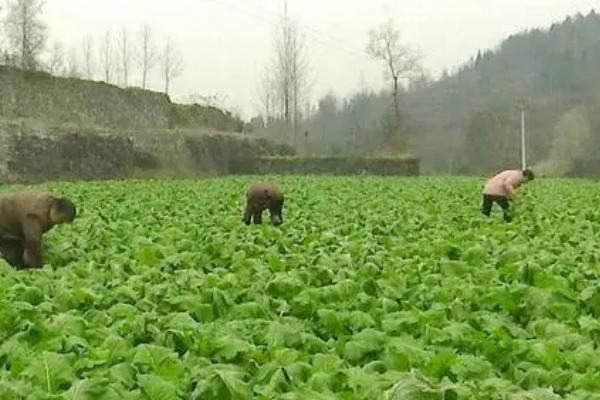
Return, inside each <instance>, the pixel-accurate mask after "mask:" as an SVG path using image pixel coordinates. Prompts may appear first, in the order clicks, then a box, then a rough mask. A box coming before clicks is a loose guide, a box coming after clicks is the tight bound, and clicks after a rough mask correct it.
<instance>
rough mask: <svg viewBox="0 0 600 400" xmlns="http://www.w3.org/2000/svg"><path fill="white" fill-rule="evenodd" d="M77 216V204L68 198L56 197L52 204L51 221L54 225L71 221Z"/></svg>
mask: <svg viewBox="0 0 600 400" xmlns="http://www.w3.org/2000/svg"><path fill="white" fill-rule="evenodd" d="M76 216H77V210H76V209H75V205H74V204H73V202H72V201H71V200H69V199H67V198H64V197H63V198H55V199H53V201H52V203H51V204H50V222H52V223H53V224H54V225H58V224H64V223H71V222H73V220H74V219H75V217H76Z"/></svg>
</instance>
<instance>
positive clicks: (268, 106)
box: [258, 67, 277, 127]
mask: <svg viewBox="0 0 600 400" xmlns="http://www.w3.org/2000/svg"><path fill="white" fill-rule="evenodd" d="M276 95H277V90H276V88H275V87H274V80H273V70H272V69H271V68H269V67H265V70H264V72H263V77H262V79H261V81H260V83H259V86H258V103H259V109H260V111H259V113H260V115H261V116H262V120H263V121H262V122H263V124H264V126H265V127H267V126H269V123H270V122H271V121H272V120H273V119H274V118H275V114H274V113H275V104H274V103H275V96H276Z"/></svg>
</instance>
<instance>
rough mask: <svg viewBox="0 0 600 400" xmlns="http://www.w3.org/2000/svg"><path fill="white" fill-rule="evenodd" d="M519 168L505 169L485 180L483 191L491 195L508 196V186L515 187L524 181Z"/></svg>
mask: <svg viewBox="0 0 600 400" xmlns="http://www.w3.org/2000/svg"><path fill="white" fill-rule="evenodd" d="M526 179H527V178H526V177H525V176H524V175H523V171H521V170H516V169H514V170H506V171H502V172H500V173H499V174H497V175H496V176H494V177H492V178H491V179H489V180H488V181H487V183H486V184H485V187H484V189H483V193H484V194H487V195H491V196H506V197H508V196H510V195H511V193H510V189H509V188H510V187H512V188H517V187H519V186H520V185H521V183H523V182H524V181H526Z"/></svg>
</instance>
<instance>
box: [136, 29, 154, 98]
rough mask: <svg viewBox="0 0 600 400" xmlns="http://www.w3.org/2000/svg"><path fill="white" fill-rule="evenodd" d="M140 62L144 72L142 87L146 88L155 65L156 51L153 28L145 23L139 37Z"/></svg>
mask: <svg viewBox="0 0 600 400" xmlns="http://www.w3.org/2000/svg"><path fill="white" fill-rule="evenodd" d="M138 40H139V42H138V54H137V56H138V63H139V66H140V70H141V73H142V89H146V84H147V82H148V75H149V74H150V71H151V70H152V68H153V67H154V62H155V61H156V52H155V50H154V45H153V44H152V30H151V29H150V27H149V26H148V25H143V26H142V28H141V30H140V34H139V38H138Z"/></svg>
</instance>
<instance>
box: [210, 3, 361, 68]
mask: <svg viewBox="0 0 600 400" xmlns="http://www.w3.org/2000/svg"><path fill="white" fill-rule="evenodd" d="M207 1H210V2H213V3H216V4H220V5H223V6H226V7H229V8H231V9H235V10H236V11H237V12H239V13H241V14H243V15H246V16H247V17H250V18H253V19H257V20H260V21H261V22H265V23H267V24H269V25H271V26H273V27H275V28H277V27H278V23H277V22H274V21H273V20H272V19H271V18H270V17H267V16H265V15H264V14H256V13H253V12H250V11H248V9H247V8H245V7H242V6H241V5H239V4H238V3H235V2H230V1H225V0H207ZM256 8H258V9H260V10H262V11H263V12H267V13H268V14H270V15H271V16H273V17H275V18H280V15H276V14H275V13H274V12H273V11H272V10H267V9H266V8H264V7H256ZM298 25H299V26H300V27H301V28H303V29H305V30H306V31H309V33H312V36H313V38H312V41H313V42H315V43H318V44H320V45H322V46H325V47H329V48H334V49H336V50H339V51H341V52H344V53H347V54H348V55H351V56H353V57H357V58H361V59H363V60H364V59H365V58H369V56H368V54H367V53H366V52H365V51H360V52H359V51H354V50H350V49H347V48H345V47H343V46H342V45H341V44H340V43H339V40H338V39H336V38H334V37H333V36H331V35H328V34H325V33H323V32H322V31H320V30H318V29H316V28H314V27H312V26H310V25H308V24H305V23H298Z"/></svg>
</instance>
